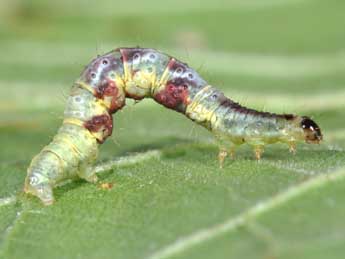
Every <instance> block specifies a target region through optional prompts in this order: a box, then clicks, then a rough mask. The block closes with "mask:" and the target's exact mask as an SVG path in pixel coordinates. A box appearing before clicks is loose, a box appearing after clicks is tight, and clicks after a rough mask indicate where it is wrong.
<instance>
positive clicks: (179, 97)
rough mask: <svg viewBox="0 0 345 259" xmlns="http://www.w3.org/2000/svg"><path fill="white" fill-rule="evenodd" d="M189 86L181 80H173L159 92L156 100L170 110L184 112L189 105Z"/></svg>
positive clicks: (155, 97)
mask: <svg viewBox="0 0 345 259" xmlns="http://www.w3.org/2000/svg"><path fill="white" fill-rule="evenodd" d="M188 96H189V92H188V85H186V84H183V81H181V80H178V79H176V80H171V81H168V82H167V85H166V87H165V88H164V89H163V90H162V91H160V92H158V93H157V94H156V95H155V96H154V99H155V100H156V101H157V102H159V103H160V104H163V105H164V106H165V107H168V108H170V109H173V110H176V111H179V112H184V111H185V109H186V106H187V105H188V104H189V98H188Z"/></svg>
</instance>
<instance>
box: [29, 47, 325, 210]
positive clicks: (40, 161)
mask: <svg viewBox="0 0 345 259" xmlns="http://www.w3.org/2000/svg"><path fill="white" fill-rule="evenodd" d="M146 97H148V98H152V99H154V100H155V101H156V102H158V103H159V104H161V105H163V106H165V107H166V108H168V109H172V110H175V111H177V112H180V113H182V114H184V115H185V116H186V117H188V118H189V119H191V120H193V121H194V122H196V123H197V124H199V125H202V126H204V127H206V128H207V129H209V130H210V131H211V132H212V133H213V134H214V136H215V138H216V140H217V143H218V146H219V154H218V159H219V164H220V167H222V166H223V162H224V159H225V157H226V156H227V155H228V154H229V155H230V156H231V157H233V156H234V152H235V149H236V147H238V146H239V145H242V144H244V143H247V144H249V145H251V146H252V147H253V149H254V154H255V157H256V159H260V158H261V155H262V153H263V149H264V146H265V145H268V144H273V143H276V142H283V143H286V144H287V145H288V146H289V149H290V151H291V152H293V153H294V152H295V150H296V147H295V146H296V142H299V141H305V142H307V143H312V144H316V143H319V142H320V141H321V140H322V134H321V130H320V128H319V126H318V125H317V124H316V123H315V122H314V121H313V120H311V119H310V118H309V117H307V116H297V115H292V114H274V113H268V112H260V111H256V110H253V109H249V108H246V107H244V106H241V105H240V104H238V103H236V102H234V101H232V100H231V99H229V98H227V97H226V96H225V95H224V94H223V93H222V92H220V91H219V90H217V89H216V88H215V87H213V86H211V85H209V84H208V83H207V82H206V81H205V80H204V79H203V78H201V77H200V75H199V74H198V73H197V72H196V71H195V70H193V69H191V68H190V67H189V66H188V65H187V64H185V63H183V62H181V61H178V60H177V59H175V58H173V57H171V56H169V55H166V54H164V53H162V52H159V51H157V50H154V49H146V48H120V49H115V50H113V51H110V52H108V53H106V54H104V55H102V56H98V57H97V58H95V59H94V60H92V61H91V62H90V64H89V65H87V66H86V67H85V69H84V71H83V72H82V73H81V75H80V77H79V78H78V79H77V80H76V82H75V84H74V85H73V87H72V89H71V93H70V95H69V97H68V100H67V104H66V108H65V112H64V120H63V124H62V126H61V127H60V129H59V131H58V133H57V134H56V135H55V137H54V138H53V140H52V142H51V143H50V144H49V145H47V146H46V147H45V148H43V150H42V151H41V152H40V153H39V154H38V155H37V156H36V157H35V158H34V159H33V160H32V161H31V164H30V166H29V168H28V172H27V177H26V179H25V186H24V191H25V192H26V193H30V194H32V195H34V196H37V197H38V198H39V199H40V200H41V201H42V202H43V203H44V204H45V205H50V204H52V203H53V202H54V196H53V188H54V187H55V186H56V185H58V184H59V183H60V182H61V181H64V180H66V179H74V178H77V177H79V178H82V179H85V180H86V181H88V182H91V183H95V182H97V176H96V175H95V173H94V172H93V171H92V170H91V165H92V164H93V163H94V161H95V160H96V158H97V155H98V148H99V145H100V144H102V143H103V142H104V141H105V140H106V138H107V137H109V136H110V135H111V134H112V130H113V119H112V114H114V113H116V112H117V111H118V110H120V109H121V108H122V107H123V106H124V105H125V100H126V98H132V99H135V100H140V99H143V98H146Z"/></svg>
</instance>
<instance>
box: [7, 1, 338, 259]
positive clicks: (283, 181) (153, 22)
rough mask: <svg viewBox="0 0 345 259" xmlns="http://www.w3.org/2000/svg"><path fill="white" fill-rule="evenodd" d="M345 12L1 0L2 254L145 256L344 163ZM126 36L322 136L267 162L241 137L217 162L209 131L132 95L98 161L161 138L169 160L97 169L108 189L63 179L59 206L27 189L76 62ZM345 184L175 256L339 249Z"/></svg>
mask: <svg viewBox="0 0 345 259" xmlns="http://www.w3.org/2000/svg"><path fill="white" fill-rule="evenodd" d="M344 13H345V2H344V1H341V0H329V1H322V0H242V1H241V0H228V1H226V0H213V1H201V0H199V1H197V0H190V1H182V0H174V1H170V0H166V1H155V0H148V1H111V0H105V1H81V0H77V1H68V0H59V1H46V0H31V1H25V0H2V1H1V2H0V143H1V149H0V198H1V200H0V204H3V205H0V233H1V235H0V257H1V256H2V257H1V258H145V257H148V256H150V255H152V254H155V253H156V252H157V251H160V250H161V249H162V248H163V247H169V245H170V244H172V243H173V242H174V241H176V240H178V239H179V238H181V237H183V236H186V235H190V234H192V233H195V232H196V231H198V230H200V229H204V228H208V227H210V226H213V225H215V224H219V223H221V222H223V221H224V220H227V219H229V218H230V219H231V218H233V217H236V216H237V215H241V213H244V212H245V211H247V210H248V209H250V208H251V207H252V206H255V205H257V204H258V203H260V202H263V201H265V200H267V199H270V198H272V197H274V196H275V195H277V194H279V193H282V192H284V191H286V190H287V189H288V187H291V186H296V185H297V184H300V183H303V182H304V181H308V180H310V179H312V178H313V177H315V176H318V175H320V174H321V173H331V172H333V171H334V170H336V169H337V168H340V167H344V166H345V156H344V155H345V152H344V148H345V120H344V108H345V30H344V28H345V16H344ZM122 46H124V47H129V46H140V47H150V48H157V49H160V50H162V51H164V52H166V53H169V54H170V55H173V56H175V57H176V58H178V59H180V60H182V61H185V62H187V63H188V64H189V65H190V66H191V67H193V68H195V69H196V70H197V71H198V72H199V73H200V74H201V75H202V76H203V77H204V78H205V79H207V80H208V81H209V83H210V84H212V85H215V86H217V87H219V88H220V89H221V90H222V91H224V92H225V93H226V95H227V96H229V97H230V98H232V99H234V100H236V101H239V102H241V103H242V104H245V105H247V106H249V107H253V108H257V109H260V110H265V111H272V112H288V113H291V112H292V113H298V114H305V115H309V116H311V117H313V118H314V119H315V120H316V121H317V122H318V123H319V124H320V126H321V128H322V129H323V132H324V135H325V142H324V143H323V144H322V145H320V146H316V147H315V146H308V145H303V144H301V145H300V146H299V149H298V153H297V155H296V156H291V155H290V154H288V152H287V150H286V147H284V146H280V145H275V146H272V147H268V148H267V152H266V153H265V157H264V159H263V162H262V163H260V164H257V163H256V162H255V161H253V159H252V151H251V150H250V148H248V147H244V148H241V150H240V152H239V155H238V157H237V160H235V161H227V162H226V165H225V169H224V170H222V171H221V170H219V169H218V167H217V161H216V155H217V148H216V146H215V144H214V143H213V142H212V137H211V135H210V134H209V133H208V132H206V130H204V129H202V128H200V127H198V126H195V125H194V124H193V123H192V122H190V121H188V120H187V119H185V118H183V116H181V115H180V114H176V113H174V112H172V111H169V110H167V109H164V108H162V107H160V106H159V105H157V104H155V103H154V102H153V101H152V100H144V101H142V102H140V103H139V104H135V105H134V103H133V102H131V101H128V105H127V106H126V107H125V108H124V109H123V110H122V111H121V112H119V113H118V114H116V115H115V116H114V123H115V130H114V133H113V136H112V138H111V139H110V140H108V141H107V143H106V144H104V145H103V146H102V147H101V156H100V159H99V161H100V162H102V161H104V162H106V161H108V160H111V159H114V158H118V157H124V159H127V158H128V159H130V158H131V156H133V154H135V153H137V152H139V153H141V152H146V151H147V150H153V149H154V150H158V151H159V152H160V154H161V156H160V158H159V159H157V158H152V159H148V160H147V161H144V162H138V163H133V164H128V165H125V166H118V167H117V168H115V170H110V171H108V172H106V173H105V174H102V176H101V178H102V181H106V182H112V183H114V188H113V189H111V190H109V191H102V190H100V189H99V188H98V187H97V186H95V185H91V184H87V183H84V182H82V181H77V182H74V183H71V184H68V185H65V186H63V187H61V188H58V189H56V198H57V203H56V204H55V205H54V206H52V207H48V208H44V207H42V205H41V204H40V203H39V202H38V201H37V200H36V199H34V198H32V197H26V196H23V195H22V194H21V190H22V185H23V181H24V177H25V173H26V168H27V166H28V164H29V162H30V160H31V159H32V157H33V156H34V155H35V154H37V153H38V152H39V151H40V149H41V148H42V147H43V146H44V145H46V144H47V143H48V142H49V141H50V139H51V138H52V137H53V136H54V134H55V133H56V131H57V129H58V127H59V125H61V121H62V115H63V109H64V103H65V100H66V96H68V92H69V88H70V86H71V85H72V83H73V81H74V80H75V79H76V78H77V76H78V75H79V73H80V72H81V70H82V69H83V67H84V66H85V65H87V64H88V62H89V61H90V60H91V59H92V58H93V57H95V56H96V55H98V54H102V53H104V52H107V51H109V50H111V49H113V48H117V47H122ZM344 184H345V181H344V180H342V181H341V182H339V183H336V184H325V186H323V188H320V189H318V190H317V191H312V192H308V193H307V195H301V197H299V199H296V200H293V201H289V202H288V203H287V204H282V206H277V208H273V209H272V210H270V211H269V212H268V213H267V214H265V215H263V216H262V218H258V219H257V220H255V224H254V227H253V224H252V223H251V224H249V225H248V226H246V227H243V228H239V229H236V230H235V231H230V233H227V234H226V235H225V236H221V237H218V239H219V240H218V239H217V240H216V239H213V240H210V241H207V242H201V243H200V244H199V245H198V246H195V247H192V248H191V249H186V250H181V251H180V253H179V254H176V258H292V257H293V258H342V256H343V255H344V253H345V248H344V247H345V224H344V223H343V222H342V220H340V219H343V218H344V216H345V209H343V208H342V207H343V204H344V201H345V198H344V197H345V195H344V194H345V191H344V188H342V186H344ZM11 197H15V198H14V200H13V199H12V198H11ZM7 198H10V200H11V199H12V202H10V204H8V205H4V204H5V203H6V202H4V201H5V200H6V199H7ZM258 225H259V226H258ZM329 256H331V257H329Z"/></svg>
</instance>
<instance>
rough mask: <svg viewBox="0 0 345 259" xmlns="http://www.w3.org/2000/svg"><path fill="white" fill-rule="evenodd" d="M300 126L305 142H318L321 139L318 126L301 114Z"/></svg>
mask: <svg viewBox="0 0 345 259" xmlns="http://www.w3.org/2000/svg"><path fill="white" fill-rule="evenodd" d="M301 127H302V129H303V131H304V136H305V141H306V142H307V143H312V144H318V143H320V141H321V140H322V133H321V130H320V127H319V126H318V125H317V124H316V123H315V122H314V121H313V120H312V119H310V118H309V117H307V116H303V117H302V121H301Z"/></svg>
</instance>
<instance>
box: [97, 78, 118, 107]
mask: <svg viewBox="0 0 345 259" xmlns="http://www.w3.org/2000/svg"><path fill="white" fill-rule="evenodd" d="M95 96H96V97H97V98H99V99H103V100H104V99H107V98H106V97H110V98H111V101H110V106H109V107H108V109H109V112H110V113H114V112H115V111H117V110H119V109H121V108H122V107H123V106H124V105H125V97H124V96H123V94H122V93H121V92H120V91H119V88H118V87H117V86H116V84H115V82H114V81H113V80H110V79H106V80H104V81H103V82H102V83H101V84H100V85H99V86H98V87H97V88H96V94H95Z"/></svg>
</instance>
